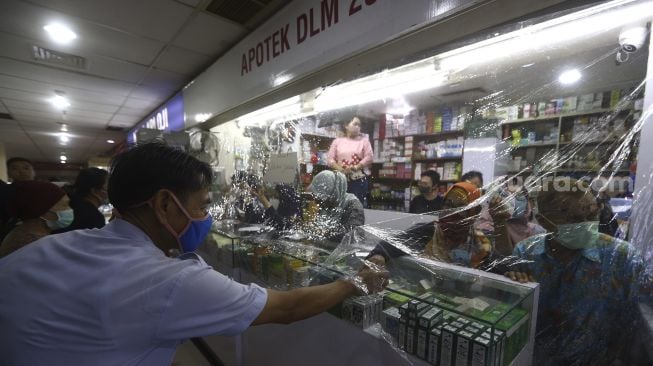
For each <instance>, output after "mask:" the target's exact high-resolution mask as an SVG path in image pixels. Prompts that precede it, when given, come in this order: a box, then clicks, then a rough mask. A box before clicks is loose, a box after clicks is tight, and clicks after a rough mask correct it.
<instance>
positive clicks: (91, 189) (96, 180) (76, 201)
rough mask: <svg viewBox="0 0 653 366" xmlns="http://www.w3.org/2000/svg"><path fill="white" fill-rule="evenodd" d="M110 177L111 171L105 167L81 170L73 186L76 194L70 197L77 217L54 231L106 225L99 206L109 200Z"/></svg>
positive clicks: (56, 232)
mask: <svg viewBox="0 0 653 366" xmlns="http://www.w3.org/2000/svg"><path fill="white" fill-rule="evenodd" d="M108 178H109V172H107V171H106V170H104V169H98V168H88V169H83V170H82V171H80V172H79V175H77V179H76V180H75V184H74V186H73V192H74V194H73V196H72V197H71V199H70V207H72V208H73V212H74V213H75V219H74V220H73V222H72V224H70V225H69V226H67V227H65V228H63V229H59V230H55V231H53V232H52V233H53V234H58V233H65V232H66V231H71V230H78V229H93V228H96V229H100V228H102V227H103V226H104V225H105V220H104V215H102V214H101V213H100V211H99V210H98V207H100V206H101V205H105V204H107V203H108V202H109V194H108V192H107V184H108V182H109V180H108Z"/></svg>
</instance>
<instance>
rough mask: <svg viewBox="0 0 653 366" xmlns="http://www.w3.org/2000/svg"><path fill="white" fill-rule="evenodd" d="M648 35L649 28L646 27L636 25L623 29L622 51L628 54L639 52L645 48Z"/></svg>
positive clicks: (621, 35) (620, 44) (621, 36)
mask: <svg viewBox="0 0 653 366" xmlns="http://www.w3.org/2000/svg"><path fill="white" fill-rule="evenodd" d="M647 34H648V28H646V25H636V26H631V27H626V28H624V29H622V30H621V33H620V34H619V46H621V50H622V51H624V52H626V53H634V52H637V51H638V50H639V49H640V48H642V46H644V42H645V41H646V36H647Z"/></svg>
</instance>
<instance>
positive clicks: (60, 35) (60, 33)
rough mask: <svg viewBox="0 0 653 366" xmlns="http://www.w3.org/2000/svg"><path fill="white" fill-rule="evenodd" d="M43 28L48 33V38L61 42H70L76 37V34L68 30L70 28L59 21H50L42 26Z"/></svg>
mask: <svg viewBox="0 0 653 366" xmlns="http://www.w3.org/2000/svg"><path fill="white" fill-rule="evenodd" d="M43 29H44V30H45V31H46V32H48V35H50V38H52V40H53V41H55V42H57V43H61V44H67V43H70V42H71V41H72V40H74V39H75V38H77V34H75V32H73V31H72V30H70V28H68V27H66V26H65V25H63V24H60V23H51V24H48V25H46V26H45V27H43Z"/></svg>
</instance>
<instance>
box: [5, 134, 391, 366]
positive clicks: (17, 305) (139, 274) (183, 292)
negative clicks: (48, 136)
mask: <svg viewBox="0 0 653 366" xmlns="http://www.w3.org/2000/svg"><path fill="white" fill-rule="evenodd" d="M211 181H212V173H211V169H210V167H209V166H208V165H206V164H205V163H202V162H200V161H199V160H197V159H195V158H193V157H191V156H190V155H187V154H186V153H184V152H182V151H179V150H176V149H173V148H171V147H167V146H165V145H163V144H159V143H153V144H145V145H139V146H137V147H135V148H133V149H131V150H129V151H127V152H125V153H123V154H121V155H119V156H118V157H116V158H115V159H114V161H113V163H112V169H111V176H110V178H109V187H108V190H109V199H110V201H111V203H112V204H113V205H114V207H116V209H117V210H118V211H119V212H120V214H121V219H117V220H114V221H113V222H111V223H110V224H108V225H107V226H105V227H104V228H102V229H93V230H79V231H71V232H68V233H64V234H60V235H53V236H48V237H45V238H43V239H41V240H38V241H36V242H34V243H32V244H31V245H29V246H26V247H24V248H22V249H20V250H18V251H16V252H14V253H12V254H11V255H8V256H7V257H4V258H2V259H0V278H1V280H0V294H1V295H0V329H2V331H1V332H0V355H2V357H1V359H2V361H1V362H0V363H2V364H7V365H16V366H19V365H39V364H47V365H157V366H158V365H165V364H170V363H171V361H172V358H173V356H174V353H175V349H176V347H177V345H178V344H179V343H180V342H181V341H183V340H186V339H188V338H191V337H201V336H206V335H211V334H222V335H233V334H238V333H240V332H243V331H244V330H245V329H247V327H249V326H250V325H257V324H265V323H290V322H293V321H296V320H300V319H304V318H307V317H310V316H312V315H315V314H318V313H320V312H322V311H325V310H326V309H328V308H330V307H332V306H334V305H336V304H337V303H339V302H341V301H342V300H344V299H345V298H346V297H348V296H350V295H353V294H355V293H357V292H358V291H359V289H358V288H357V286H355V285H354V284H353V283H354V281H347V280H339V281H336V282H333V283H331V284H327V285H321V286H315V287H308V288H302V289H298V290H292V291H287V292H280V291H274V290H269V289H263V288H261V287H259V286H257V285H254V284H250V285H243V284H239V283H237V282H234V281H233V280H231V279H229V278H228V277H225V276H224V275H222V274H220V273H218V272H215V271H213V270H212V269H211V267H209V266H208V265H206V263H204V262H203V261H202V260H201V259H199V257H197V256H195V257H194V258H192V259H190V260H180V259H175V258H171V257H168V256H166V254H167V253H171V252H173V251H177V250H181V251H183V252H192V251H193V250H195V249H196V248H197V246H199V244H200V243H201V242H202V240H203V239H204V237H205V236H206V234H207V233H208V231H209V229H210V226H211V217H210V215H208V214H207V207H208V205H209V203H210V200H209V191H208V188H209V185H210V184H211ZM355 282H356V283H364V284H365V285H364V287H365V290H368V291H369V292H375V291H377V290H379V289H381V288H382V287H383V284H384V282H385V273H383V272H382V271H374V270H371V269H369V268H364V269H363V270H361V272H359V274H358V278H357V281H355Z"/></svg>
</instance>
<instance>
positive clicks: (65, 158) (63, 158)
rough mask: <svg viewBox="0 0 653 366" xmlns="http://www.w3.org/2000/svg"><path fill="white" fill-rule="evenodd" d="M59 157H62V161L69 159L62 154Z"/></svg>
mask: <svg viewBox="0 0 653 366" xmlns="http://www.w3.org/2000/svg"><path fill="white" fill-rule="evenodd" d="M59 159H61V161H66V160H68V158H67V157H66V155H61V156H60V157H59Z"/></svg>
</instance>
